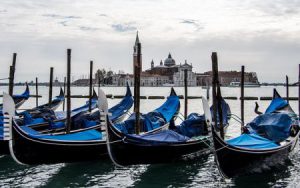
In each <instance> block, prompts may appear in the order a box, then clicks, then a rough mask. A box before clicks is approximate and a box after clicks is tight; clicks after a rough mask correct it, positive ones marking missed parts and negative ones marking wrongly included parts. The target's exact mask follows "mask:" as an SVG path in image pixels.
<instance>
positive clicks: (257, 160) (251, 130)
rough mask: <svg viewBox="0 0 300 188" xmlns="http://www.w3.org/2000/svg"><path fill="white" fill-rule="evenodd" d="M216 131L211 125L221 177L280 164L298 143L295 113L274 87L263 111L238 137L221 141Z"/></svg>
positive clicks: (297, 125)
mask: <svg viewBox="0 0 300 188" xmlns="http://www.w3.org/2000/svg"><path fill="white" fill-rule="evenodd" d="M215 130H216V129H215V127H214V126H212V133H213V141H214V150H215V151H214V153H215V159H216V162H217V166H218V169H219V171H220V173H221V175H222V176H223V177H224V178H232V177H235V176H239V175H245V174H248V173H253V172H257V170H258V169H260V170H263V167H264V166H267V167H272V166H276V165H277V164H281V163H282V162H284V160H286V159H287V158H288V156H289V154H290V153H292V152H293V150H294V149H295V148H297V147H296V146H297V145H298V144H299V143H298V142H299V134H300V132H299V122H298V119H297V114H296V113H295V112H294V111H293V109H292V108H291V107H290V105H289V104H288V103H287V102H286V101H285V100H284V99H282V98H281V97H280V95H279V94H278V93H277V91H276V90H274V97H273V100H272V102H271V104H270V105H269V107H268V108H267V110H266V111H265V113H263V114H261V115H259V116H257V117H256V118H255V119H254V120H253V121H251V122H250V123H248V124H247V125H246V126H245V127H244V128H243V133H242V134H241V135H240V136H238V137H235V138H232V139H229V140H224V139H222V138H221V137H220V135H219V133H218V132H216V131H215Z"/></svg>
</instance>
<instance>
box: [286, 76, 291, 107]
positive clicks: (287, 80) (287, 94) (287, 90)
mask: <svg viewBox="0 0 300 188" xmlns="http://www.w3.org/2000/svg"><path fill="white" fill-rule="evenodd" d="M285 81H286V83H285V85H286V101H287V103H290V94H289V93H290V91H289V77H288V76H286V77H285Z"/></svg>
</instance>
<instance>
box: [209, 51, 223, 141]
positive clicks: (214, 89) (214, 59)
mask: <svg viewBox="0 0 300 188" xmlns="http://www.w3.org/2000/svg"><path fill="white" fill-rule="evenodd" d="M211 60H212V72H213V80H212V86H213V87H212V97H213V111H214V112H213V118H214V126H215V128H217V127H218V126H217V125H218V115H217V113H219V116H220V112H221V109H218V108H219V107H220V106H221V105H218V103H220V104H221V101H220V99H218V98H217V87H220V83H219V75H218V74H219V73H218V72H219V70H218V56H217V52H213V53H212V55H211ZM218 95H220V93H219V94H218ZM218 106H219V107H218ZM219 119H221V118H219ZM219 128H220V136H221V138H222V139H224V128H223V122H221V121H220V126H219Z"/></svg>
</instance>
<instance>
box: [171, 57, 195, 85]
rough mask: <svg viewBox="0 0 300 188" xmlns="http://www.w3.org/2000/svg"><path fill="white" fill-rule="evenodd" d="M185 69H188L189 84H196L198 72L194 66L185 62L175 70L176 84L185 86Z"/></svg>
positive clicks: (174, 78) (174, 79)
mask: <svg viewBox="0 0 300 188" xmlns="http://www.w3.org/2000/svg"><path fill="white" fill-rule="evenodd" d="M184 70H187V85H188V86H196V85H197V82H196V81H197V80H196V73H194V72H193V71H192V70H193V66H192V65H189V64H187V62H186V61H185V63H184V64H183V65H180V66H178V72H175V73H174V75H173V81H174V86H184Z"/></svg>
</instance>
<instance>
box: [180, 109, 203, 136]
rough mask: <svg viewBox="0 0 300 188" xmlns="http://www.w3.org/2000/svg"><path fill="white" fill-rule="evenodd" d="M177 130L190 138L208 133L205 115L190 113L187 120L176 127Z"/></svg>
mask: <svg viewBox="0 0 300 188" xmlns="http://www.w3.org/2000/svg"><path fill="white" fill-rule="evenodd" d="M175 131H176V132H178V133H179V134H182V135H185V136H187V137H190V138H192V137H194V136H201V135H206V134H207V133H208V130H207V126H206V123H205V117H204V115H199V114H197V113H192V114H190V115H189V116H188V117H187V119H186V120H185V121H183V122H182V123H181V124H180V125H178V126H176V127H175Z"/></svg>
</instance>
